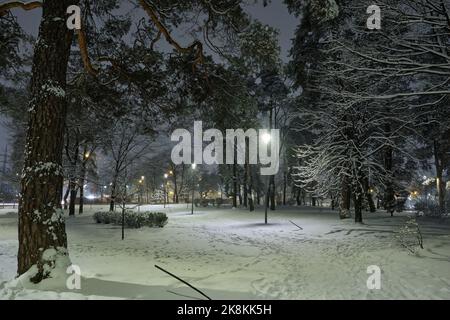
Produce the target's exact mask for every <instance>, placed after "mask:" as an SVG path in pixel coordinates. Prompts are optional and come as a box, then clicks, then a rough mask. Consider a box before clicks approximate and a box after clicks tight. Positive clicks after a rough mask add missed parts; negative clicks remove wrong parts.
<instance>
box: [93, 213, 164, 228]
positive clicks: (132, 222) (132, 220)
mask: <svg viewBox="0 0 450 320" xmlns="http://www.w3.org/2000/svg"><path fill="white" fill-rule="evenodd" d="M92 218H93V219H94V221H95V222H96V223H104V224H110V223H112V224H115V225H121V224H122V213H121V212H96V213H94V215H93V217H92ZM167 220H168V219H167V215H166V214H165V213H162V212H142V213H136V212H133V211H126V212H125V214H124V223H125V226H126V227H128V228H135V229H138V228H142V227H150V228H152V227H157V228H162V227H164V226H165V225H166V224H167Z"/></svg>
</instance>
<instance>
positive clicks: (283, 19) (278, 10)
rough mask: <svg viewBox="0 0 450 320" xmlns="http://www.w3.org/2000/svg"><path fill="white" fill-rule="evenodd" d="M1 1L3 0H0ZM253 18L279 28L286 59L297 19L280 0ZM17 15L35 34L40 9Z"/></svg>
mask: <svg viewBox="0 0 450 320" xmlns="http://www.w3.org/2000/svg"><path fill="white" fill-rule="evenodd" d="M1 2H5V1H2V0H0V3H1ZM247 11H248V13H249V14H251V16H253V17H254V18H255V19H258V20H260V21H261V22H263V23H266V24H269V25H271V26H273V27H275V28H277V29H278V30H279V33H280V37H279V41H280V46H281V51H282V58H283V60H284V61H287V60H288V52H289V48H290V46H291V39H292V38H293V36H294V31H295V28H296V26H297V25H298V19H297V18H296V17H294V16H292V15H290V14H289V13H288V11H287V8H286V6H285V5H284V4H283V2H282V0H273V1H272V3H271V4H269V5H268V6H267V7H263V6H262V5H252V6H250V7H248V9H247ZM13 13H14V14H15V15H16V16H17V18H18V20H19V23H20V25H21V26H22V27H23V28H24V30H25V31H26V32H27V33H30V34H32V35H34V36H36V35H37V32H38V26H39V21H40V15H41V9H36V10H33V11H23V10H20V9H15V10H13ZM4 121H5V120H4V119H2V118H1V115H0V154H2V153H3V150H4V148H5V144H7V143H8V140H9V135H8V131H7V129H6V128H5V126H4V125H3V124H2V123H3V122H4Z"/></svg>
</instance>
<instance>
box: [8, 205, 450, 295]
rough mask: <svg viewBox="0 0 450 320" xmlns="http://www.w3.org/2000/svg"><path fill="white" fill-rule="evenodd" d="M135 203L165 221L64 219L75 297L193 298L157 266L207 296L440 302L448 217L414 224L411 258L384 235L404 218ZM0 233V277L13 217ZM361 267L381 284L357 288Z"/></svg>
mask: <svg viewBox="0 0 450 320" xmlns="http://www.w3.org/2000/svg"><path fill="white" fill-rule="evenodd" d="M144 209H149V210H152V211H156V210H157V211H162V210H166V212H167V213H168V216H169V223H168V225H167V226H166V227H164V228H162V229H146V228H144V229H140V230H126V239H125V240H124V241H121V240H120V229H119V228H118V227H114V226H110V225H98V224H95V223H93V221H92V219H91V217H90V214H89V213H88V214H85V215H83V216H77V217H76V218H70V219H67V231H68V238H69V252H70V255H71V259H72V262H73V263H75V264H77V265H79V266H80V267H81V270H82V275H83V277H85V278H87V279H83V283H84V285H83V288H82V290H81V291H82V294H83V295H84V296H89V297H94V298H95V297H122V298H160V299H169V298H183V297H184V298H193V297H198V294H196V293H195V292H193V291H192V290H190V289H188V288H186V287H185V286H184V285H182V284H180V283H179V282H178V281H177V280H175V279H173V278H171V277H169V276H167V275H165V274H164V273H162V272H161V271H159V270H157V269H156V268H154V267H153V266H154V265H155V264H158V265H160V266H162V267H163V268H166V269H167V270H169V271H171V272H173V273H175V274H177V275H178V276H180V277H181V278H183V279H185V280H187V281H189V282H191V283H192V284H194V285H195V286H197V287H199V288H202V289H203V291H205V292H206V293H207V294H209V295H210V296H211V297H212V298H215V299H219V298H225V299H226V298H249V299H252V298H263V299H266V298H276V299H393V298H397V299H413V298H416V299H431V298H433V299H435V298H441V299H450V224H449V221H448V219H447V220H446V221H444V222H443V221H440V222H439V221H438V222H436V221H432V220H423V219H422V220H421V221H420V224H421V226H422V230H423V233H424V244H425V250H422V251H421V255H420V256H419V257H417V256H411V255H409V254H408V253H407V252H406V251H405V250H404V249H402V248H401V247H400V246H399V245H398V243H397V242H396V240H395V238H394V235H395V232H396V231H397V230H398V228H399V227H400V226H401V225H402V223H403V221H405V219H406V217H405V216H404V215H403V216H397V217H393V218H391V217H388V216H386V215H385V214H382V213H377V214H371V215H369V214H368V215H366V217H365V218H366V221H365V222H366V224H365V225H355V224H354V223H353V222H352V221H351V220H344V221H340V220H339V219H338V218H337V217H336V215H337V214H336V213H333V212H331V211H329V210H326V209H319V208H316V209H313V208H285V209H281V210H278V211H276V212H270V213H269V222H270V224H269V225H264V224H262V223H261V222H262V221H263V212H262V211H261V210H258V211H256V212H253V213H249V212H247V211H244V210H231V209H229V208H224V209H220V210H212V209H211V208H209V209H198V210H197V211H196V213H195V214H194V216H191V215H190V214H189V210H188V209H186V206H185V205H179V206H173V205H171V206H170V208H168V209H162V208H161V207H157V206H151V207H148V208H144ZM92 211H94V210H92ZM289 220H292V221H293V222H295V223H296V224H298V225H299V226H301V227H302V228H303V230H300V229H298V228H297V227H296V226H294V225H293V224H291V223H290V222H289ZM0 231H1V235H0V258H1V264H0V282H1V281H6V280H8V279H11V277H13V276H14V272H15V259H16V258H15V250H16V249H17V241H16V240H15V237H16V217H15V216H14V215H1V214H0ZM370 265H378V266H380V268H381V270H382V288H381V290H368V289H367V286H366V280H367V278H368V276H369V275H368V274H367V273H366V270H367V267H368V266H370ZM174 292H175V293H177V294H180V295H175V294H174ZM58 297H61V295H60V296H57V297H56V298H58ZM80 297H82V296H75V295H74V296H73V298H80Z"/></svg>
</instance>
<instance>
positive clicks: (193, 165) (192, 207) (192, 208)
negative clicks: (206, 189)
mask: <svg viewBox="0 0 450 320" xmlns="http://www.w3.org/2000/svg"><path fill="white" fill-rule="evenodd" d="M196 167H197V165H196V164H195V163H193V164H192V166H191V168H192V203H191V215H193V214H194V191H195V185H194V170H195V168H196Z"/></svg>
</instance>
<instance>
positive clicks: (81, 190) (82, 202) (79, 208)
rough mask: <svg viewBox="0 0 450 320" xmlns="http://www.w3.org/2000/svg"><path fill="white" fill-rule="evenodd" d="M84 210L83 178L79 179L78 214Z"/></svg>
mask: <svg viewBox="0 0 450 320" xmlns="http://www.w3.org/2000/svg"><path fill="white" fill-rule="evenodd" d="M83 212H84V179H81V180H80V200H79V207H78V214H83Z"/></svg>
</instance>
